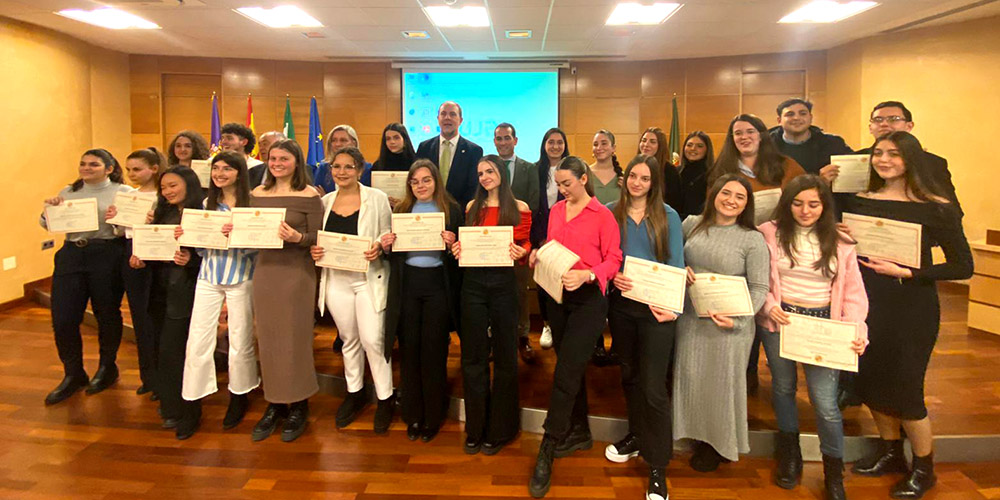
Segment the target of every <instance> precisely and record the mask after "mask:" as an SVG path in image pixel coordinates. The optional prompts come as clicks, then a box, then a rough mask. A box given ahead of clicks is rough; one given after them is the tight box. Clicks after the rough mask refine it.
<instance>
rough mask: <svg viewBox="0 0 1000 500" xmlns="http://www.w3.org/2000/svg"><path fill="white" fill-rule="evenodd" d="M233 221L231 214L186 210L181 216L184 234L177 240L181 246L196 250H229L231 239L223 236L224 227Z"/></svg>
mask: <svg viewBox="0 0 1000 500" xmlns="http://www.w3.org/2000/svg"><path fill="white" fill-rule="evenodd" d="M230 221H232V214H231V213H230V212H219V211H218V210H196V209H193V208H185V209H184V213H182V214H181V228H182V229H184V234H182V235H181V237H180V238H179V239H178V240H177V242H178V243H180V245H181V246H184V247H194V248H214V249H216V250H226V249H228V248H229V238H226V235H224V234H222V226H224V225H226V224H229V222H230Z"/></svg>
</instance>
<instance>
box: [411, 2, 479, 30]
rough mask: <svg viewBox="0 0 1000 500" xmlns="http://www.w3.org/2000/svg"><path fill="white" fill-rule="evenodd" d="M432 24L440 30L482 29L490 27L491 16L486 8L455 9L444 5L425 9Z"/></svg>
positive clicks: (468, 7)
mask: <svg viewBox="0 0 1000 500" xmlns="http://www.w3.org/2000/svg"><path fill="white" fill-rule="evenodd" d="M424 11H425V12H427V16H428V17H430V18H431V22H433V23H434V24H435V25H437V26H438V27H439V28H456V27H471V28H482V27H487V26H489V25H490V16H489V13H487V12H486V7H483V6H473V5H466V6H465V7H460V8H455V7H448V6H444V5H435V6H431V7H424Z"/></svg>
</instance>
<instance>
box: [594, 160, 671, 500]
mask: <svg viewBox="0 0 1000 500" xmlns="http://www.w3.org/2000/svg"><path fill="white" fill-rule="evenodd" d="M662 168H663V167H662V166H661V165H660V163H659V162H658V161H657V160H656V158H655V157H653V156H645V155H638V156H636V157H635V158H634V159H632V161H631V162H629V165H628V167H627V168H626V169H625V189H622V194H621V199H620V200H619V201H617V202H615V203H611V204H609V205H608V208H609V209H610V210H611V213H613V214H614V216H615V220H616V221H618V227H619V231H620V234H621V249H622V254H624V256H626V257H629V256H630V257H634V258H639V259H644V260H648V261H653V262H660V263H663V264H667V265H669V266H673V267H676V268H680V269H683V268H684V235H683V233H682V232H681V219H680V217H678V216H677V212H675V211H674V209H673V208H670V206H669V205H667V204H666V203H665V202H664V201H663V195H662V190H663V184H664V183H663V181H661V179H660V172H661V171H662V170H661V169H662ZM667 168H670V169H673V168H674V167H673V165H668V166H667ZM613 283H614V287H613V288H612V290H611V293H610V294H609V298H608V302H609V312H608V325H609V326H610V327H611V337H612V338H613V339H614V344H613V346H612V349H613V351H615V354H617V355H618V359H619V360H620V361H621V368H622V388H623V389H624V391H625V403H626V406H627V407H628V419H629V432H628V434H626V435H625V437H623V438H622V439H621V440H619V441H618V442H616V443H613V444H609V445H608V447H607V448H606V449H605V450H604V455H605V456H606V457H607V458H608V460H611V461H612V462H618V463H623V462H626V461H628V460H629V459H630V458H632V457H634V456H636V455H640V454H641V455H642V458H643V459H644V460H645V461H646V463H647V464H649V484H648V486H647V488H646V498H647V500H654V499H655V500H664V499H666V498H667V480H666V467H667V464H668V463H669V462H670V457H671V455H672V454H673V443H674V441H673V437H672V435H671V432H670V431H671V423H670V396H669V395H668V394H667V370H668V368H669V366H670V359H671V358H672V357H673V348H674V328H675V323H674V321H675V320H676V319H677V314H676V313H674V312H671V311H668V310H666V309H661V308H659V307H656V306H652V305H646V304H643V303H641V302H637V301H635V300H632V299H629V298H625V297H622V292H628V291H629V290H631V289H632V280H631V278H629V277H627V276H625V274H624V273H623V272H622V271H619V272H618V273H617V274H615V277H614V281H613Z"/></svg>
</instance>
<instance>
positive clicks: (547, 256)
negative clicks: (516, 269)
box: [463, 240, 580, 304]
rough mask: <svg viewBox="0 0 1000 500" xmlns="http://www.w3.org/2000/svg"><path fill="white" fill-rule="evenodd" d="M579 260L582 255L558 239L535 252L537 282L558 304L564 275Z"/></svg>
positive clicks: (561, 293)
mask: <svg viewBox="0 0 1000 500" xmlns="http://www.w3.org/2000/svg"><path fill="white" fill-rule="evenodd" d="M463 251H464V250H463ZM578 260H580V256H578V255H577V254H575V253H573V251H572V250H570V249H568V248H566V247H564V246H563V245H562V244H561V243H559V242H558V241H556V240H550V241H549V242H548V243H546V244H544V245H542V248H539V249H538V251H537V252H535V274H534V279H535V283H537V284H538V286H540V287H542V289H543V290H545V292H546V293H548V294H549V297H552V300H555V301H556V304H562V299H563V282H562V277H563V275H564V274H566V271H569V270H570V269H572V268H573V266H574V265H575V264H576V262H577V261H578Z"/></svg>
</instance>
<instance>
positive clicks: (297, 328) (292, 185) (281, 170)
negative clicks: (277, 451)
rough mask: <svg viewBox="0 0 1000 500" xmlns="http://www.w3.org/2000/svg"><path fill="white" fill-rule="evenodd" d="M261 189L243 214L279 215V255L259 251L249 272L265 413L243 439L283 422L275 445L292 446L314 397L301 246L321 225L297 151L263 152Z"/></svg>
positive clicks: (280, 145) (308, 271)
mask: <svg viewBox="0 0 1000 500" xmlns="http://www.w3.org/2000/svg"><path fill="white" fill-rule="evenodd" d="M267 170H268V172H269V173H270V175H268V176H266V177H267V178H266V179H265V180H264V184H263V185H262V186H258V187H256V188H254V190H253V191H252V192H251V193H250V206H251V207H274V208H284V209H285V220H284V222H282V223H281V226H280V228H279V229H278V236H279V237H280V238H281V240H282V241H283V242H284V243H283V244H282V245H283V246H282V248H280V249H266V250H260V251H259V252H258V253H257V265H256V267H255V268H254V273H253V280H254V290H253V310H254V311H256V316H257V346H258V349H259V352H258V357H259V359H260V372H261V378H262V379H263V382H264V399H266V400H267V402H268V405H267V409H266V410H265V411H264V415H263V416H262V417H261V419H260V420H259V421H258V422H257V425H255V426H254V429H253V432H252V433H251V435H250V438H251V439H253V440H254V441H260V440H262V439H266V438H267V437H268V436H270V435H271V434H272V433H273V432H274V431H275V430H276V429H277V428H278V423H279V422H280V421H282V420H284V424H283V427H282V430H281V440H282V441H285V442H289V441H294V440H295V439H296V438H298V437H299V436H301V435H302V433H303V432H305V430H306V425H307V423H308V417H309V397H310V396H312V395H313V394H315V393H316V391H318V390H319V385H318V384H317V382H316V365H315V364H314V363H313V311H314V309H315V306H314V304H315V302H314V300H315V299H316V267H315V265H314V264H313V260H312V257H310V256H309V247H311V246H312V245H314V244H315V243H316V232H317V231H319V229H320V225H321V223H322V220H323V203H322V202H321V201H320V197H319V192H318V191H316V189H315V188H313V187H312V186H310V185H309V180H310V175H309V166H308V165H306V162H305V158H304V157H303V155H302V148H300V147H299V145H298V143H296V142H295V141H291V140H282V141H278V142H276V143H274V144H272V145H271V149H270V151H269V153H268V158H267Z"/></svg>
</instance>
